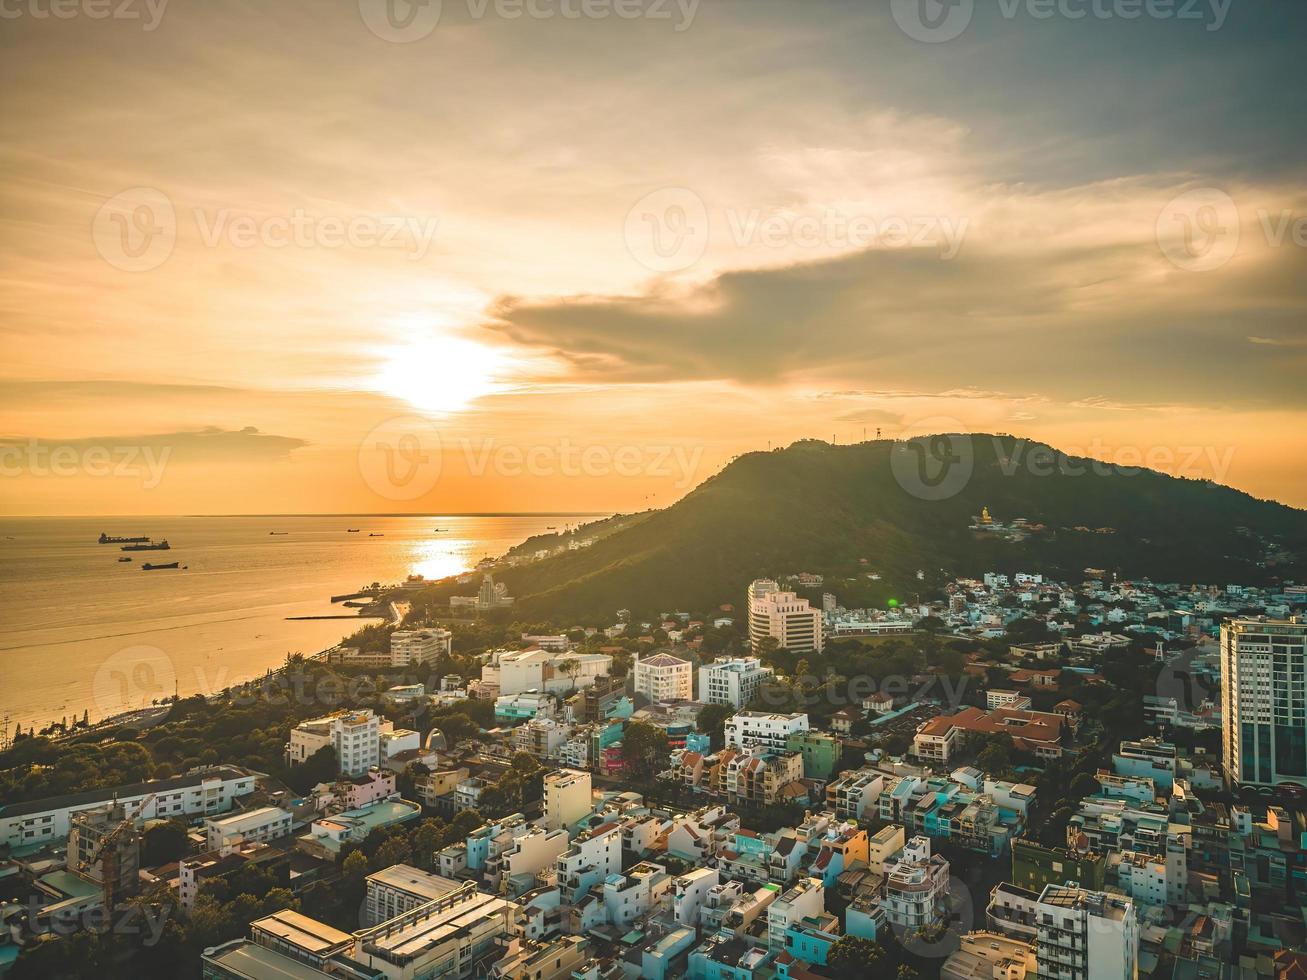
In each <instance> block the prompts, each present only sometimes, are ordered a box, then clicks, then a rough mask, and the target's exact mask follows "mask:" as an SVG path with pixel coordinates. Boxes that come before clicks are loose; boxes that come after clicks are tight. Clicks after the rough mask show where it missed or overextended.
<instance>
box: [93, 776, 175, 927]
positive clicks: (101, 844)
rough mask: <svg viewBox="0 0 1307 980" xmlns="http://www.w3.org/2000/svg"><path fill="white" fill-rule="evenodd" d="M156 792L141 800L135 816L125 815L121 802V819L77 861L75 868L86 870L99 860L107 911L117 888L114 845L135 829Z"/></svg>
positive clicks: (109, 910)
mask: <svg viewBox="0 0 1307 980" xmlns="http://www.w3.org/2000/svg"><path fill="white" fill-rule="evenodd" d="M155 796H156V794H154V793H151V794H150V795H149V796H147V797H146V798H145V799H143V800H141V805H140V806H139V807H138V808H137V810H136V816H127V815H126V814H127V805H126V804H123V814H124V816H123V819H122V820H121V821H119V822H118V825H117V826H116V827H114V828H113V829H112V830H110V831H109V832H108V833H106V834H105V835H104V836H103V837H101V838H100V840H99V841H98V842H97V843H96V845H95V849H94V850H93V851H91V854H90V856H89V857H87V858H86V860H85V861H81V862H79V863H78V866H77V870H78V871H81V872H87V871H89V870H90V869H91V868H93V867H94V866H95V862H96V861H100V862H101V864H100V879H101V884H103V885H104V907H105V910H106V911H108V912H112V911H113V908H114V899H115V897H116V896H115V894H114V893H115V891H116V890H117V888H118V848H117V847H116V845H117V843H118V839H119V838H120V837H122V835H123V834H125V833H126V832H127V831H128V830H135V829H136V821H137V820H138V819H139V818H140V816H141V814H143V813H144V812H145V808H146V807H148V806H149V805H150V804H151V803H153V802H154V800H155Z"/></svg>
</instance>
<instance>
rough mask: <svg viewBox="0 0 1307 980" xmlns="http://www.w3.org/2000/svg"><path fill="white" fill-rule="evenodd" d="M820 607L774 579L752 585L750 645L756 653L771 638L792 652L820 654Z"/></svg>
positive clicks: (821, 641)
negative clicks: (764, 641)
mask: <svg viewBox="0 0 1307 980" xmlns="http://www.w3.org/2000/svg"><path fill="white" fill-rule="evenodd" d="M821 629H822V626H821V610H820V609H815V608H813V606H812V604H811V603H810V602H808V600H807V599H801V598H799V597H798V596H797V595H795V594H794V593H793V592H782V591H781V590H780V586H778V585H777V584H776V583H775V582H773V581H772V580H771V579H758V580H757V581H755V582H754V583H752V584H751V585H750V586H749V644H750V647H751V648H752V650H753V652H754V653H757V652H758V651H759V649H760V648H761V646H762V642H763V640H765V639H767V638H768V637H770V638H771V639H773V640H775V641H776V643H777V644H778V645H779V646H782V647H784V648H785V649H786V650H789V651H790V652H792V653H821V651H822V647H823V645H824V644H823V639H822V632H821Z"/></svg>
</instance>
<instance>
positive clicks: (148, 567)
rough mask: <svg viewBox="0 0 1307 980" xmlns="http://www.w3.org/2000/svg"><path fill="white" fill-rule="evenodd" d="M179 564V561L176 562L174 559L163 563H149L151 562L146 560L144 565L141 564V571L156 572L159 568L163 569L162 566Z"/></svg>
mask: <svg viewBox="0 0 1307 980" xmlns="http://www.w3.org/2000/svg"><path fill="white" fill-rule="evenodd" d="M180 565H181V562H176V561H170V562H168V563H167V564H165V565H151V564H150V563H149V562H148V561H147V562H146V563H145V564H144V565H142V566H141V571H143V572H157V571H159V570H160V569H164V568H178V567H179V566H180Z"/></svg>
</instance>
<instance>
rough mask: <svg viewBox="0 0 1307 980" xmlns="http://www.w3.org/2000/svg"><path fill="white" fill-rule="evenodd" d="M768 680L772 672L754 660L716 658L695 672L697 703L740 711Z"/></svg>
mask: <svg viewBox="0 0 1307 980" xmlns="http://www.w3.org/2000/svg"><path fill="white" fill-rule="evenodd" d="M771 676H772V669H771V668H770V667H764V666H763V665H762V661H761V660H759V659H758V658H757V657H718V658H717V659H716V660H714V661H713V662H712V663H710V664H705V665H704V666H702V667H700V668H699V700H700V701H702V702H703V703H704V704H729V705H731V707H733V708H743V707H744V706H745V705H747V704H748V703H749V702H750V701H752V700H753V699H754V698H755V697H757V696H758V689H759V688H760V687H762V684H763V681H765V680H767V679H768V678H770V677H771Z"/></svg>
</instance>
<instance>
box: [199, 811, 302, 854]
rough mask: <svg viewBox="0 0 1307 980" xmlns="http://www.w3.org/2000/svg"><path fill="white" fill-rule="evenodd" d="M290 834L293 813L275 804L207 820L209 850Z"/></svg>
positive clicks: (227, 849)
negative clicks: (291, 814)
mask: <svg viewBox="0 0 1307 980" xmlns="http://www.w3.org/2000/svg"><path fill="white" fill-rule="evenodd" d="M289 833H290V814H289V813H287V812H286V811H285V810H282V809H280V808H278V807H275V806H265V807H261V808H259V809H258V810H250V811H249V812H247V813H236V814H233V815H232V816H230V817H210V818H209V819H207V820H205V821H204V834H205V838H206V841H205V843H206V845H207V846H208V849H209V850H211V851H218V852H219V853H222V854H226V853H227V852H228V851H229V850H231V849H232V848H234V847H236V846H237V845H239V844H244V843H251V844H257V843H261V842H267V841H270V840H276V839H277V838H278V837H285V836H286V835H287V834H289Z"/></svg>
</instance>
